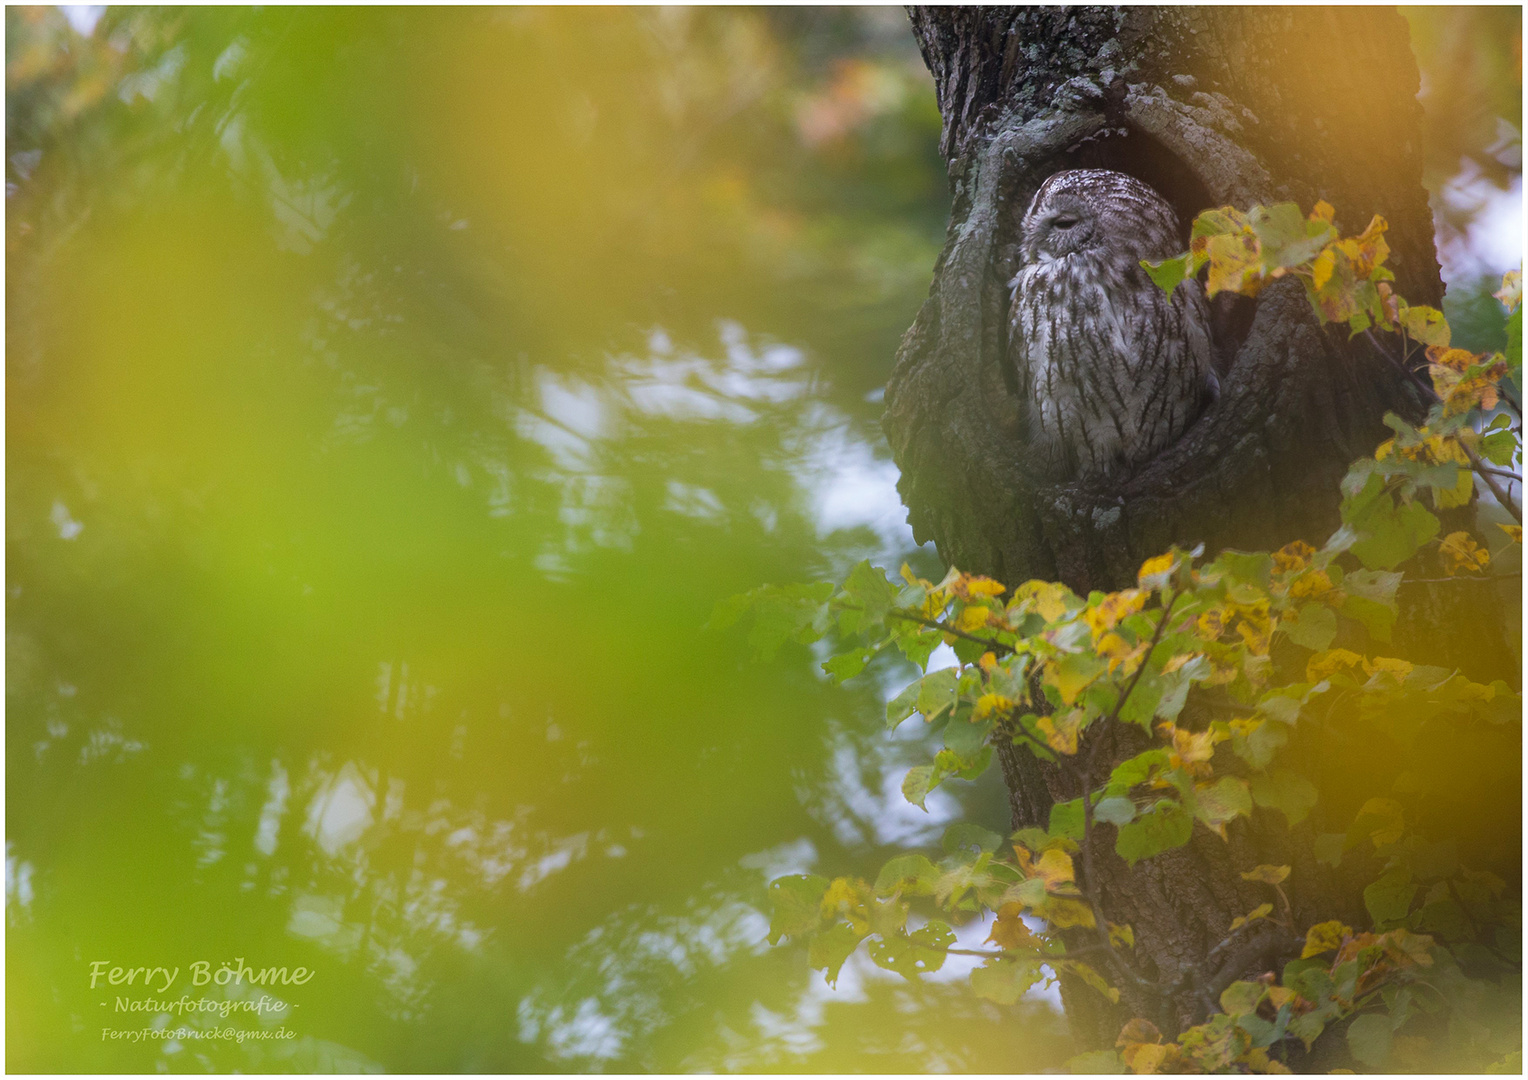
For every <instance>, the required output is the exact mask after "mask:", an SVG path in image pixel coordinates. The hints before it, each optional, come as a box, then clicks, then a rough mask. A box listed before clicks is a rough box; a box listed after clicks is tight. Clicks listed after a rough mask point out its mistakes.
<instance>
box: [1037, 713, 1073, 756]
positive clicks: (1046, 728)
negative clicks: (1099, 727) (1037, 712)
mask: <svg viewBox="0 0 1528 1080" xmlns="http://www.w3.org/2000/svg"><path fill="white" fill-rule="evenodd" d="M1082 717H1083V713H1082V711H1081V710H1079V709H1068V710H1067V711H1066V712H1064V713H1062V714H1061V715H1060V716H1056V715H1055V714H1054V713H1053V714H1051V715H1050V716H1042V717H1040V719H1039V721H1038V722H1037V723H1036V724H1035V726H1036V727H1038V728H1039V729H1040V733H1041V734H1042V735H1044V736H1045V743H1046V745H1047V746H1049V747H1050V748H1051V749H1052V750H1054V751H1056V753H1058V754H1075V753H1076V752H1077V735H1078V732H1079V730H1080V727H1081V724H1082Z"/></svg>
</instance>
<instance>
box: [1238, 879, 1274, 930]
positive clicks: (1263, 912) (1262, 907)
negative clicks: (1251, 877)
mask: <svg viewBox="0 0 1528 1080" xmlns="http://www.w3.org/2000/svg"><path fill="white" fill-rule="evenodd" d="M1246 876H1247V875H1246V874H1243V875H1242V877H1246ZM1272 912H1273V905H1272V904H1259V905H1258V906H1257V907H1255V908H1253V909H1252V910H1251V911H1249V912H1247V914H1245V915H1238V916H1237V917H1236V918H1234V919H1232V920H1231V929H1232V930H1235V929H1236V928H1237V927H1238V926H1243V925H1245V924H1247V923H1249V922H1256V921H1257V920H1258V919H1265V918H1267V917H1268V916H1269V915H1270V914H1272Z"/></svg>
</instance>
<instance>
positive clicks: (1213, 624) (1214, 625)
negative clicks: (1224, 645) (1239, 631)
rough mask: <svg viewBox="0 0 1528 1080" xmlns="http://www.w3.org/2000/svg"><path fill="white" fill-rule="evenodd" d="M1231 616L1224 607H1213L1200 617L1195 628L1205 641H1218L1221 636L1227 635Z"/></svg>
mask: <svg viewBox="0 0 1528 1080" xmlns="http://www.w3.org/2000/svg"><path fill="white" fill-rule="evenodd" d="M1229 616H1230V612H1228V611H1227V610H1226V609H1225V608H1224V607H1220V606H1216V607H1212V608H1210V609H1209V610H1208V611H1206V612H1204V613H1203V614H1202V615H1200V616H1199V618H1198V619H1197V620H1196V621H1195V623H1194V626H1195V628H1196V629H1197V630H1198V631H1199V636H1200V637H1202V638H1204V640H1206V641H1217V640H1219V638H1220V635H1221V634H1223V633H1225V629H1226V623H1227V621H1228V619H1229Z"/></svg>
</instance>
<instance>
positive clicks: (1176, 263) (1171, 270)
mask: <svg viewBox="0 0 1528 1080" xmlns="http://www.w3.org/2000/svg"><path fill="white" fill-rule="evenodd" d="M1188 260H1189V257H1188V256H1187V255H1179V256H1178V257H1177V258H1176V259H1163V260H1162V261H1161V262H1159V263H1153V262H1150V261H1148V260H1146V259H1142V260H1141V269H1143V270H1145V271H1146V276H1147V277H1149V278H1151V280H1152V281H1153V282H1154V283H1155V284H1156V286H1157V288H1159V289H1161V290H1162V291H1163V292H1165V293H1166V294H1167V295H1168V296H1171V295H1172V294H1173V290H1174V289H1176V288H1177V287H1178V285H1179V284H1180V283H1181V282H1182V281H1183V279H1184V278H1186V277H1188Z"/></svg>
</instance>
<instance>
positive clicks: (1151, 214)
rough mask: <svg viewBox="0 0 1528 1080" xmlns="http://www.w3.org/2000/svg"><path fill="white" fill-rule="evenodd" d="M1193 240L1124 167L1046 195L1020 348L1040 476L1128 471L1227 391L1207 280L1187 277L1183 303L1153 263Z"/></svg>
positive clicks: (1016, 305) (1020, 282) (1025, 275)
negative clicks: (1216, 358) (1161, 283)
mask: <svg viewBox="0 0 1528 1080" xmlns="http://www.w3.org/2000/svg"><path fill="white" fill-rule="evenodd" d="M1183 246H1184V241H1183V237H1182V235H1181V234H1180V232H1179V231H1178V217H1177V215H1176V214H1175V213H1174V212H1173V209H1172V207H1171V206H1169V205H1168V204H1167V202H1166V200H1164V199H1163V198H1162V196H1160V195H1158V194H1157V193H1156V192H1155V191H1153V190H1152V189H1151V188H1150V187H1148V186H1147V185H1145V184H1143V183H1141V182H1140V181H1139V180H1137V179H1135V178H1134V177H1131V176H1126V175H1125V174H1124V173H1119V172H1112V171H1110V170H1107V169H1070V170H1067V171H1065V172H1059V173H1056V174H1055V175H1054V176H1051V177H1050V178H1049V179H1048V180H1046V181H1045V183H1044V184H1042V185H1041V186H1040V190H1039V191H1037V192H1035V197H1034V200H1033V201H1032V202H1031V203H1030V205H1029V209H1028V211H1027V212H1026V213H1025V214H1024V222H1023V243H1022V247H1021V255H1022V259H1023V265H1022V266H1021V267H1020V269H1019V273H1018V275H1017V276H1016V277H1015V278H1014V279H1013V281H1012V282H1010V284H1011V286H1012V287H1013V307H1012V311H1011V315H1010V323H1011V328H1010V335H1009V347H1008V355H1009V359H1010V361H1011V362H1012V363H1013V364H1014V366H1015V368H1016V369H1017V373H1018V386H1019V391H1020V394H1021V395H1022V396H1023V398H1024V400H1025V408H1026V410H1027V415H1028V428H1029V438H1030V440H1031V444H1032V446H1033V449H1034V454H1035V460H1033V461H1032V462H1030V464H1031V465H1032V466H1034V467H1036V471H1037V472H1040V473H1042V474H1043V475H1047V476H1050V477H1054V478H1063V479H1071V478H1084V479H1089V478H1097V477H1100V476H1105V475H1119V474H1123V473H1127V472H1129V471H1130V470H1131V469H1133V468H1134V467H1136V466H1139V465H1141V464H1142V463H1144V462H1145V461H1147V460H1148V459H1150V458H1151V457H1153V456H1154V455H1156V454H1157V453H1159V452H1160V451H1161V450H1163V449H1164V448H1165V447H1167V446H1169V445H1171V444H1172V443H1173V442H1174V441H1176V440H1177V439H1178V437H1179V436H1181V435H1182V434H1183V432H1184V431H1185V430H1186V429H1187V428H1188V426H1189V424H1191V423H1192V422H1193V421H1194V420H1195V419H1196V418H1197V417H1198V416H1199V414H1200V412H1202V411H1203V409H1204V407H1205V406H1206V404H1208V403H1209V402H1210V401H1213V400H1214V399H1215V398H1216V397H1217V396H1218V395H1219V389H1220V388H1219V383H1218V382H1217V380H1216V377H1215V370H1214V367H1213V366H1212V363H1211V339H1210V312H1209V305H1208V303H1207V302H1206V300H1205V295H1204V288H1203V287H1202V286H1201V285H1200V284H1199V282H1197V281H1192V280H1191V281H1185V282H1183V283H1182V284H1181V285H1179V286H1178V288H1177V290H1176V291H1175V292H1174V293H1173V295H1172V296H1171V297H1169V296H1168V295H1167V294H1166V293H1164V292H1163V291H1162V290H1161V289H1160V288H1158V287H1157V286H1156V285H1155V284H1154V283H1153V282H1152V281H1151V279H1150V278H1148V277H1147V276H1146V272H1145V271H1144V270H1142V269H1141V266H1140V261H1141V260H1142V259H1150V260H1152V261H1159V260H1161V259H1164V258H1169V257H1171V256H1173V255H1177V254H1180V253H1181V252H1182V251H1183Z"/></svg>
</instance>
